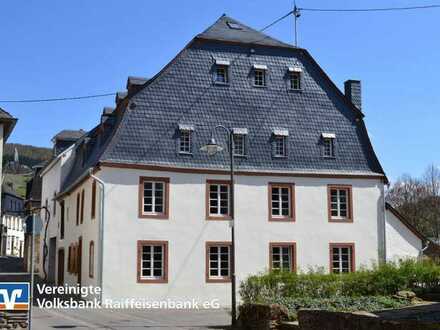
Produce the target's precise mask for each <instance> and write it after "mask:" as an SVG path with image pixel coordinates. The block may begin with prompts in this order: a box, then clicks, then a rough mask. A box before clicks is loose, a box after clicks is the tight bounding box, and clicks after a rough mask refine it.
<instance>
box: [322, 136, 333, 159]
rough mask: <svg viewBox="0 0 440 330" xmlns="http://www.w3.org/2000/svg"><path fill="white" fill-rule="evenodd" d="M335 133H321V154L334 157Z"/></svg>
mask: <svg viewBox="0 0 440 330" xmlns="http://www.w3.org/2000/svg"><path fill="white" fill-rule="evenodd" d="M335 138H336V136H335V134H333V133H322V143H323V146H322V155H323V157H326V158H333V157H335Z"/></svg>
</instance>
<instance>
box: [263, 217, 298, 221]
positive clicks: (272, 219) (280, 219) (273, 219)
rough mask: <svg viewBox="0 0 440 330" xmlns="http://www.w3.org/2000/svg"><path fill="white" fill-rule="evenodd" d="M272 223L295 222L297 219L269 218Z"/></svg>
mask: <svg viewBox="0 0 440 330" xmlns="http://www.w3.org/2000/svg"><path fill="white" fill-rule="evenodd" d="M269 221H271V222H295V218H292V217H269Z"/></svg>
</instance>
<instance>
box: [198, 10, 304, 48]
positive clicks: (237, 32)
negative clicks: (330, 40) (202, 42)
mask: <svg viewBox="0 0 440 330" xmlns="http://www.w3.org/2000/svg"><path fill="white" fill-rule="evenodd" d="M228 23H233V24H235V25H237V26H236V27H233V26H231V25H230V24H228ZM195 39H210V40H218V41H230V42H236V43H243V44H257V45H262V46H272V47H282V48H296V47H295V46H293V45H290V44H288V43H285V42H283V41H281V40H278V39H275V38H273V37H271V36H269V35H268V34H266V33H263V32H262V31H260V30H256V29H254V28H252V27H250V26H248V25H246V24H244V23H242V22H240V21H238V20H236V19H235V18H232V17H230V16H227V15H226V14H223V15H222V16H220V17H219V18H218V19H217V20H216V21H215V22H214V24H212V25H211V26H209V27H208V28H207V29H205V30H204V31H203V32H201V33H199V34H197V35H196V36H195Z"/></svg>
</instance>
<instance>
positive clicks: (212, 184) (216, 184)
mask: <svg viewBox="0 0 440 330" xmlns="http://www.w3.org/2000/svg"><path fill="white" fill-rule="evenodd" d="M207 185H208V194H209V195H208V205H207V207H208V217H214V218H221V217H222V218H225V217H230V215H231V205H230V193H231V185H230V184H229V183H220V182H209V181H208V183H207ZM212 187H216V189H215V191H212V190H211V189H212ZM222 187H226V189H227V190H226V198H222V194H225V192H222V191H221V189H222ZM211 194H215V197H212V196H211ZM213 201H216V202H217V205H216V206H215V205H212V204H211V203H212V202H213ZM222 201H226V203H227V207H226V208H227V212H226V213H222V212H221V210H222V208H225V207H224V206H221V202H222ZM211 208H217V212H216V213H212V212H211Z"/></svg>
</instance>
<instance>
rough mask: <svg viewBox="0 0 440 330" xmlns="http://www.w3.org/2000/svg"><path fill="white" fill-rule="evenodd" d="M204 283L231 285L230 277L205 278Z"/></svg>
mask: <svg viewBox="0 0 440 330" xmlns="http://www.w3.org/2000/svg"><path fill="white" fill-rule="evenodd" d="M206 283H231V278H230V277H225V278H209V277H208V278H207V279H206Z"/></svg>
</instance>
